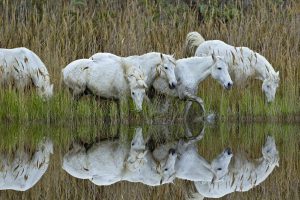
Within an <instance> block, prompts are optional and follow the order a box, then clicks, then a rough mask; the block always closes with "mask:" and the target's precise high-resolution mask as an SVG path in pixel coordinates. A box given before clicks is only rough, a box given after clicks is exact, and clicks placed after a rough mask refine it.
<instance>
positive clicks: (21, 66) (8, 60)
mask: <svg viewBox="0 0 300 200" xmlns="http://www.w3.org/2000/svg"><path fill="white" fill-rule="evenodd" d="M0 84H1V85H2V86H14V87H15V88H16V89H17V90H19V91H24V90H25V88H28V87H30V86H32V85H33V86H35V87H36V90H37V93H38V95H39V96H40V97H41V98H43V99H44V100H48V99H50V98H51V97H52V95H53V84H50V77H49V73H48V71H47V68H46V66H45V65H44V63H43V62H42V61H41V59H40V58H39V57H38V56H37V55H36V54H35V53H34V52H32V51H30V50H29V49H27V48H24V47H21V48H14V49H0Z"/></svg>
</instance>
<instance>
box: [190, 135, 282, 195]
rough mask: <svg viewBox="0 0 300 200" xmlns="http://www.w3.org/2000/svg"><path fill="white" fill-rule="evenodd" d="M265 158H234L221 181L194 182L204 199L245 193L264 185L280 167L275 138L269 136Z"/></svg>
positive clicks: (263, 150) (264, 149)
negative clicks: (276, 168) (275, 169)
mask: <svg viewBox="0 0 300 200" xmlns="http://www.w3.org/2000/svg"><path fill="white" fill-rule="evenodd" d="M262 154H263V157H261V158H259V159H255V160H253V161H250V160H249V159H247V158H245V156H242V155H238V156H237V155H236V156H234V157H233V160H232V162H231V163H230V165H229V169H228V173H227V174H226V175H225V176H224V177H223V178H222V180H221V181H218V182H215V183H211V182H204V181H200V182H194V184H195V186H196V189H197V191H198V192H199V193H200V194H201V195H202V196H204V197H208V198H220V197H223V196H225V195H226V194H229V193H232V192H236V191H238V192H244V191H248V190H250V189H251V188H253V187H255V186H257V185H259V184H260V183H262V182H263V181H264V180H266V178H267V177H268V176H269V175H270V174H271V173H272V171H273V170H274V168H275V167H276V166H279V164H278V162H279V155H278V151H277V149H276V144H275V140H274V138H272V137H270V136H268V137H267V139H266V143H265V145H264V147H263V148H262Z"/></svg>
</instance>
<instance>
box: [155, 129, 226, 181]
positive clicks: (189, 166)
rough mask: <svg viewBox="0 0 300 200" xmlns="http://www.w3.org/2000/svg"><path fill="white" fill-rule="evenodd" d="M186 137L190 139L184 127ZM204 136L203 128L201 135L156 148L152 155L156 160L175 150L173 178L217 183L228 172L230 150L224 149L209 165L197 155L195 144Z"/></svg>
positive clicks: (187, 130) (188, 131)
mask: <svg viewBox="0 0 300 200" xmlns="http://www.w3.org/2000/svg"><path fill="white" fill-rule="evenodd" d="M186 136H188V137H189V138H192V134H191V132H190V130H189V128H188V127H187V126H186ZM203 136H204V128H203V129H202V131H201V133H200V134H199V135H198V136H197V137H195V138H192V139H189V140H188V141H187V142H185V141H184V140H179V141H178V142H175V143H168V144H164V145H161V146H160V147H158V148H156V149H155V150H154V152H153V155H154V157H155V158H156V159H162V158H163V157H166V156H167V155H166V152H167V149H170V148H175V150H176V153H177V159H176V162H175V172H174V176H175V177H176V178H179V179H183V180H190V181H206V182H218V181H219V180H221V179H222V178H223V177H224V175H225V174H226V173H227V171H228V165H229V163H230V160H231V158H232V152H231V149H230V148H226V149H225V150H224V151H223V152H222V153H220V154H219V155H218V156H217V157H216V158H215V159H214V160H213V161H212V162H211V163H209V162H208V161H207V160H206V159H204V158H203V157H202V156H200V155H199V153H198V148H197V145H196V144H197V142H198V141H200V140H201V139H202V138H203Z"/></svg>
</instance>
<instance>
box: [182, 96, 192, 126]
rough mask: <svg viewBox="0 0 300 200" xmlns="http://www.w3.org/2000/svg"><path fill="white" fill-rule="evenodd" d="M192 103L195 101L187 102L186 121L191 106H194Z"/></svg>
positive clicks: (185, 108) (185, 109)
mask: <svg viewBox="0 0 300 200" xmlns="http://www.w3.org/2000/svg"><path fill="white" fill-rule="evenodd" d="M192 103H193V102H191V101H188V102H187V103H186V104H185V107H184V121H186V119H187V115H188V113H189V110H190V108H191V106H192Z"/></svg>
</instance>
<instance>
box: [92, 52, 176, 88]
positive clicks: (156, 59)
mask: <svg viewBox="0 0 300 200" xmlns="http://www.w3.org/2000/svg"><path fill="white" fill-rule="evenodd" d="M106 58H107V59H110V60H120V59H124V60H125V61H126V62H128V63H130V64H132V65H134V66H140V67H141V70H142V71H143V73H144V75H145V76H146V80H145V82H146V84H147V86H148V87H151V86H152V84H153V82H154V80H155V79H157V78H158V77H160V78H162V79H163V81H164V82H165V83H166V84H167V85H168V86H169V87H170V88H171V89H174V88H175V87H176V85H177V80H176V77H175V72H174V70H175V59H174V57H173V56H171V55H166V54H161V53H157V52H150V53H146V54H143V55H136V56H129V57H120V56H116V55H114V54H111V53H96V54H94V55H93V56H91V57H90V59H92V60H98V61H100V60H103V59H106Z"/></svg>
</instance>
